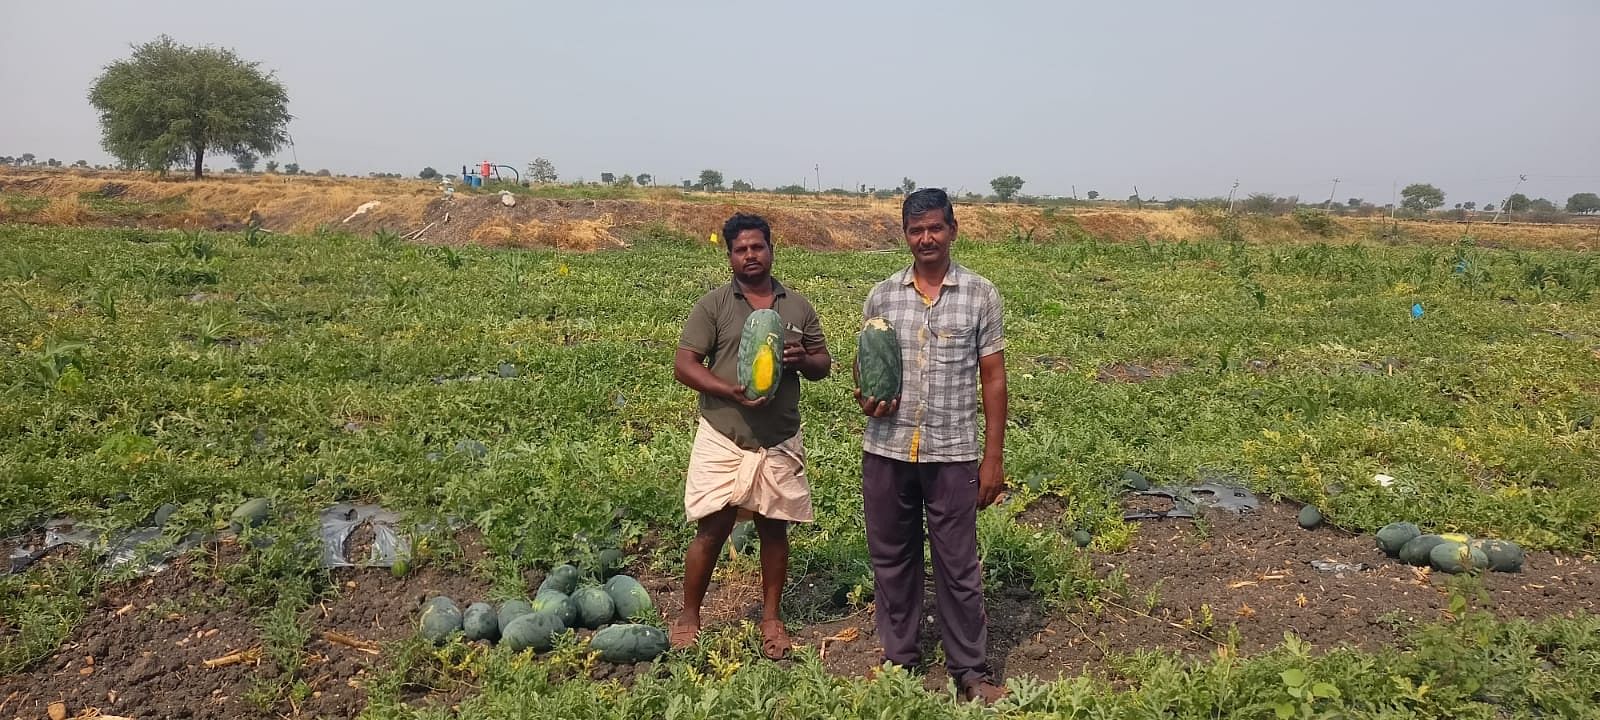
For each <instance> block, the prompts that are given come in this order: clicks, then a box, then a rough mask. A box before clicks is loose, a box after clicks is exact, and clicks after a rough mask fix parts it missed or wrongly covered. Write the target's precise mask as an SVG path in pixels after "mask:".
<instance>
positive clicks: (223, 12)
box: [0, 0, 1600, 205]
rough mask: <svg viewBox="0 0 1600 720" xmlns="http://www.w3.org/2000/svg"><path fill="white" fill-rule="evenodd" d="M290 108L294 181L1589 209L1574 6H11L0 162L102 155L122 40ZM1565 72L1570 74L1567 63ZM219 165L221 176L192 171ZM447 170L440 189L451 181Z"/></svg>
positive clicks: (1590, 124) (1584, 80) (1588, 119)
mask: <svg viewBox="0 0 1600 720" xmlns="http://www.w3.org/2000/svg"><path fill="white" fill-rule="evenodd" d="M160 33H167V34H169V35H171V36H173V38H175V39H176V40H178V41H179V42H182V43H186V44H196V45H198V44H215V45H221V46H227V47H232V48H234V49H236V50H237V51H238V52H239V53H240V54H241V55H243V56H244V57H246V58H250V59H254V60H259V61H260V62H261V63H262V65H263V67H265V68H267V69H271V70H274V71H276V72H277V74H278V76H279V77H280V78H281V79H282V80H283V82H284V83H285V84H286V85H287V87H288V90H289V97H290V106H289V110H290V112H291V113H293V114H294V116H295V120H294V121H293V123H292V124H291V126H290V132H291V134H292V135H293V137H294V143H295V148H294V152H293V154H291V153H289V152H285V153H283V154H281V155H280V156H279V159H280V160H281V161H284V162H290V161H294V160H295V159H298V161H299V163H300V165H301V167H303V168H305V169H307V170H314V169H318V168H328V169H331V170H333V171H335V172H345V173H353V174H365V173H367V172H369V171H373V170H382V171H391V172H401V173H405V174H408V175H414V174H415V173H416V172H417V171H418V170H420V169H421V168H422V167H423V166H425V165H432V166H434V167H437V168H439V169H440V170H441V171H445V172H451V171H456V172H459V169H460V166H461V165H462V164H465V163H475V162H477V161H479V160H481V159H489V160H492V161H494V162H497V163H504V164H508V165H514V166H516V167H518V168H525V167H526V166H527V163H528V161H529V160H531V159H533V158H534V157H536V156H540V155H543V156H546V157H549V158H550V159H551V160H553V161H554V162H555V164H556V167H557V169H558V170H559V171H560V173H561V175H562V177H563V178H577V177H580V176H581V177H586V178H588V179H595V178H596V177H598V175H599V174H600V173H601V172H602V171H611V172H615V173H617V174H622V173H632V174H637V173H640V172H650V173H653V174H654V175H655V176H656V178H657V181H658V182H663V183H665V182H676V181H678V180H680V179H682V178H689V177H694V176H696V175H697V174H698V172H699V171H700V170H701V169H702V168H715V169H719V170H721V171H723V173H724V176H725V177H726V179H727V180H728V181H730V182H731V181H732V180H734V179H736V178H743V179H747V180H749V181H751V182H753V183H755V184H757V185H761V186H776V185H783V184H790V183H799V182H801V181H802V180H804V181H805V183H806V185H807V186H809V187H814V186H815V183H816V180H815V178H816V174H817V173H816V171H815V170H814V169H813V167H814V166H815V165H818V164H820V165H821V176H822V183H823V185H824V186H825V187H835V186H843V187H853V186H855V185H857V184H859V183H865V184H867V185H869V186H880V187H881V186H890V185H896V184H898V183H899V181H900V178H901V177H902V176H910V177H912V178H914V179H916V180H917V181H918V182H919V183H920V184H922V185H924V186H927V185H939V186H944V187H948V188H950V189H952V190H959V189H966V190H981V191H984V192H988V181H989V179H990V178H993V177H995V176H997V175H1002V174H1015V175H1020V176H1021V177H1022V178H1024V179H1025V180H1026V181H1027V184H1026V186H1025V187H1024V189H1023V190H1024V192H1025V193H1030V194H1046V195H1067V194H1069V193H1070V192H1071V191H1072V186H1074V185H1076V188H1077V192H1078V194H1079V195H1082V194H1084V193H1086V192H1087V191H1089V190H1091V189H1094V190H1099V191H1100V192H1101V193H1102V194H1104V195H1105V196H1107V197H1115V198H1123V197H1127V196H1128V195H1129V194H1130V193H1131V192H1132V191H1133V186H1134V185H1137V186H1138V188H1139V191H1140V193H1141V194H1142V195H1144V196H1145V197H1150V196H1157V197H1160V198H1167V197H1171V196H1174V195H1180V196H1210V195H1225V194H1227V192H1228V188H1229V186H1230V185H1231V184H1232V182H1233V180H1234V179H1235V178H1238V179H1239V182H1240V188H1239V191H1240V193H1249V192H1259V191H1266V192H1275V193H1278V194H1298V195H1300V196H1301V197H1302V198H1306V199H1323V198H1326V197H1327V195H1328V192H1329V189H1330V185H1331V180H1332V178H1334V177H1339V178H1342V180H1343V182H1341V183H1340V185H1339V188H1338V193H1337V196H1338V199H1339V200H1341V201H1342V200H1344V199H1345V198H1348V197H1363V198H1366V199H1368V200H1369V201H1373V202H1376V203H1378V204H1380V205H1381V204H1383V203H1384V202H1387V201H1388V199H1389V197H1390V194H1391V187H1392V183H1394V182H1399V183H1400V184H1401V185H1404V184H1405V183H1408V182H1414V181H1426V182H1433V183H1435V184H1437V185H1439V186H1440V187H1441V188H1442V189H1444V191H1445V192H1446V194H1447V202H1449V203H1450V204H1454V203H1455V202H1460V201H1464V200H1475V201H1477V202H1479V203H1482V202H1489V201H1492V202H1498V201H1499V200H1500V199H1501V198H1503V197H1504V196H1505V195H1506V194H1507V193H1509V192H1510V190H1511V185H1512V183H1514V182H1515V181H1516V176H1517V175H1518V174H1519V173H1525V174H1527V175H1528V176H1529V178H1528V181H1527V182H1526V183H1524V185H1523V187H1522V189H1523V191H1524V192H1526V193H1527V194H1528V195H1530V196H1534V197H1537V196H1541V195H1542V196H1548V197H1550V198H1552V199H1555V200H1556V201H1557V202H1562V201H1564V200H1565V199H1566V197H1567V196H1568V195H1570V194H1571V193H1573V192H1578V191H1596V192H1600V84H1597V83H1596V82H1595V80H1594V76H1593V74H1594V69H1595V68H1597V67H1600V41H1597V39H1596V38H1597V37H1600V36H1597V34H1596V33H1600V2H1597V1H1596V0H1542V1H1540V0H1534V1H1530V2H1525V3H1506V2H1479V1H1476V0H1438V1H1423V0H1408V1H1405V2H1394V1H1392V0H1389V1H1380V0H1370V1H1367V0H1345V1H1344V2H1336V3H1335V2H1321V3H1312V2H1285V1H1283V0H1277V1H1275V2H1255V1H1251V2H1226V1H1223V0H1212V1H1209V2H1199V1H1176V0H1158V1H1153V2H1115V1H1113V0H1102V1H1101V2H1096V3H1081V2H993V3H985V2H972V1H971V0H967V1H966V2H934V1H929V2H922V3H905V2H892V3H891V2H862V1H858V2H833V1H825V2H819V1H815V0H812V1H807V2H787V3H781V4H779V3H752V2H743V3H741V2H731V1H730V2H688V1H680V2H649V3H645V2H638V3H629V2H566V3H513V2H475V3H446V2H428V3H424V2H413V1H411V0H404V1H402V0H389V1H387V2H335V1H333V0H322V1H321V2H301V1H298V0H277V1H275V2H270V3H240V2H217V1H215V0H213V1H210V2H201V1H199V0H194V1H185V2H177V1H160V0H157V1H150V0H140V1H139V2H83V1H81V0H51V1H50V2H13V1H11V0H0V98H4V103H3V107H4V108H5V109H4V111H3V112H0V154H5V155H20V154H21V153H23V152H33V153H35V154H37V155H39V156H40V158H41V159H42V158H45V157H56V158H60V159H61V160H63V161H66V162H72V161H74V160H77V159H80V158H81V159H86V160H89V161H91V162H106V161H108V160H109V158H108V157H107V156H106V155H105V154H104V152H103V151H101V150H100V148H99V129H98V126H97V124H96V119H95V115H94V112H93V110H92V109H91V108H90V107H89V105H88V102H87V101H86V100H85V94H86V92H87V89H88V87H89V84H90V83H91V82H92V81H93V79H94V77H95V76H96V75H97V74H98V73H99V72H100V70H101V68H102V67H103V66H104V65H105V64H106V63H108V62H110V61H112V60H115V59H117V58H119V57H123V56H126V55H127V54H128V46H129V44H130V43H136V42H143V41H146V40H150V39H152V38H154V37H155V36H156V35H158V34H160ZM1583 68H1589V69H1588V70H1584V69H1583ZM228 164H230V162H229V161H227V160H224V159H218V160H217V161H216V162H213V163H212V167H214V168H216V169H221V168H222V167H224V166H226V165H228ZM452 169H453V170H452Z"/></svg>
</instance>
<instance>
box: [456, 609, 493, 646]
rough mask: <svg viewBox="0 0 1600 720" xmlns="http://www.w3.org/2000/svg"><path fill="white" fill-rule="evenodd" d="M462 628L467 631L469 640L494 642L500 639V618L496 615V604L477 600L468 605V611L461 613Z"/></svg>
mask: <svg viewBox="0 0 1600 720" xmlns="http://www.w3.org/2000/svg"><path fill="white" fill-rule="evenodd" d="M461 629H462V630H463V631H464V632H465V633H466V635H467V639H468V640H488V641H489V642H494V641H495V640H499V639H500V622H499V619H498V617H497V616H496V615H495V612H494V606H493V605H490V604H489V603H486V602H475V603H473V604H471V605H469V606H467V611H466V612H465V613H462V615H461Z"/></svg>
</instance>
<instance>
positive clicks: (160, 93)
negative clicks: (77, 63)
mask: <svg viewBox="0 0 1600 720" xmlns="http://www.w3.org/2000/svg"><path fill="white" fill-rule="evenodd" d="M259 65H260V64H259V63H255V62H250V61H247V60H244V59H242V58H240V57H239V56H238V55H236V54H234V52H233V51H232V50H229V49H225V48H215V47H188V46H185V45H179V44H178V43H176V42H173V40H172V38H170V37H167V36H165V35H162V36H161V37H158V38H156V39H155V40H152V41H150V42H147V43H145V44H143V45H135V46H134V47H133V55H132V56H131V57H129V58H127V59H125V60H118V61H117V62H114V63H111V64H110V65H107V66H106V69H105V72H104V73H102V74H101V75H100V77H99V78H97V79H95V81H94V86H93V87H91V88H90V90H89V102H90V104H92V105H94V108H95V110H98V111H99V112H100V129H101V135H102V137H101V141H100V142H101V145H102V146H104V147H105V149H106V151H107V152H109V153H111V154H112V155H113V156H115V157H116V158H117V159H118V160H120V161H121V162H122V163H123V164H124V165H129V166H132V167H142V168H147V169H151V170H165V169H167V168H168V167H171V166H173V165H176V164H180V163H181V164H185V165H191V166H193V167H194V176H195V177H197V178H198V177H200V176H201V174H202V172H203V171H204V169H205V156H206V153H207V152H217V153H223V154H227V155H234V156H238V155H241V154H245V153H252V154H255V155H258V156H259V155H268V154H271V153H273V152H275V151H277V150H278V149H280V148H282V147H284V146H285V145H287V144H288V141H289V135H288V129H287V128H288V124H289V119H290V117H291V116H290V115H289V109H288V108H289V95H288V92H287V91H285V90H284V87H283V83H281V82H278V80H277V78H276V77H274V75H273V74H272V73H270V72H264V71H262V70H261V69H260V67H259Z"/></svg>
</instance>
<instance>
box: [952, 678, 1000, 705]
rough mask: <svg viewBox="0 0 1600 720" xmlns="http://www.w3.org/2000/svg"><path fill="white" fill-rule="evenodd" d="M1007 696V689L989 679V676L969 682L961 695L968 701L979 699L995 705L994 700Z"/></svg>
mask: <svg viewBox="0 0 1600 720" xmlns="http://www.w3.org/2000/svg"><path fill="white" fill-rule="evenodd" d="M1005 696H1006V689H1005V688H1003V687H1001V686H999V685H996V684H994V683H992V682H990V681H989V679H988V678H984V679H982V680H975V681H973V682H970V683H967V686H966V687H964V688H962V689H961V697H963V698H965V699H966V700H967V701H968V702H971V701H973V700H977V701H980V702H982V703H983V704H984V705H993V704H994V701H996V700H999V699H1000V698H1003V697H1005Z"/></svg>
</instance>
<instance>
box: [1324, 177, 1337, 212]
mask: <svg viewBox="0 0 1600 720" xmlns="http://www.w3.org/2000/svg"><path fill="white" fill-rule="evenodd" d="M1337 194H1339V178H1334V179H1333V190H1330V191H1329V192H1328V202H1327V203H1326V204H1324V205H1323V206H1322V211H1323V212H1328V211H1329V210H1332V209H1333V196H1334V195H1337Z"/></svg>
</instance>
